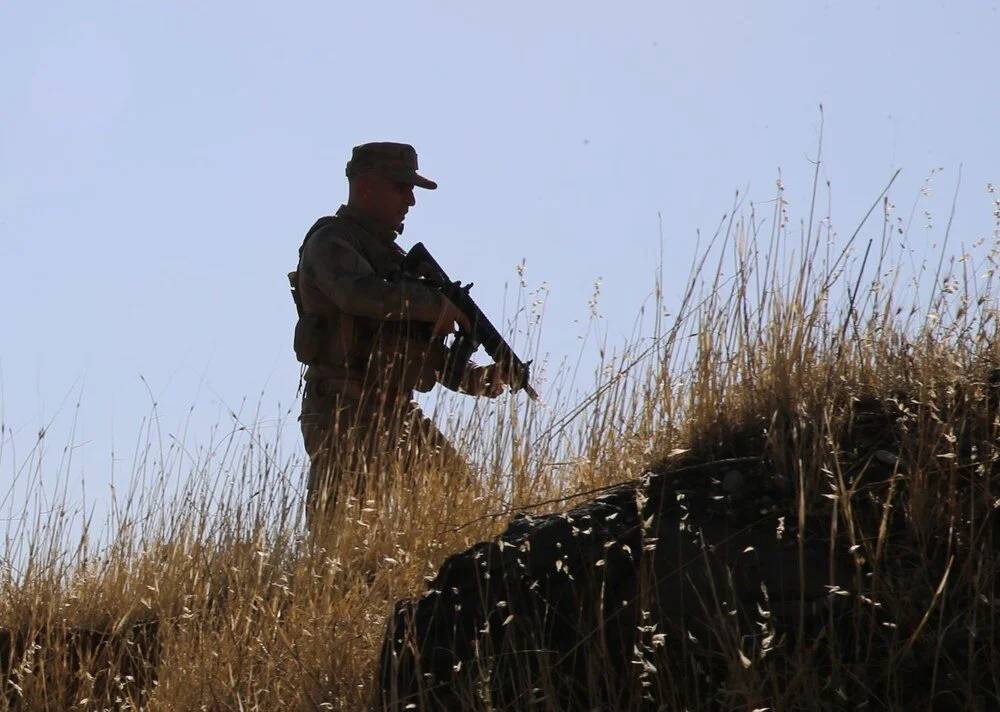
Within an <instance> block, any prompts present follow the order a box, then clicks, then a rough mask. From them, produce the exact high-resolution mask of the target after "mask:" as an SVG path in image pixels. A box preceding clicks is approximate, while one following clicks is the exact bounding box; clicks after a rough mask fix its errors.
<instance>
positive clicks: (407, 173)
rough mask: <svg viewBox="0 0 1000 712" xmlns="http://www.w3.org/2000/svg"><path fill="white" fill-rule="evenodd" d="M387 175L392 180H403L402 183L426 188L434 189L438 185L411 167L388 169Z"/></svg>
mask: <svg viewBox="0 0 1000 712" xmlns="http://www.w3.org/2000/svg"><path fill="white" fill-rule="evenodd" d="M387 173H388V174H389V176H390V177H391V178H392V179H393V180H398V181H403V182H404V183H411V184H413V185H415V186H417V187H418V188H426V189H427V190H434V189H436V188H437V187H438V184H437V183H435V182H434V181H432V180H430V179H429V178H424V177H423V176H422V175H420V174H419V173H417V172H416V171H415V170H413V169H412V168H400V169H390V170H389V171H387Z"/></svg>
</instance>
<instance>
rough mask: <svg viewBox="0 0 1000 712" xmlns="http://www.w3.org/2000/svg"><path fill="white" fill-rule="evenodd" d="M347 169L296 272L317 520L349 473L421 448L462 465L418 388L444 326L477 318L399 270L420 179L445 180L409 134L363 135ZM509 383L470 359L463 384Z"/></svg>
mask: <svg viewBox="0 0 1000 712" xmlns="http://www.w3.org/2000/svg"><path fill="white" fill-rule="evenodd" d="M347 178H348V183H349V194H348V200H347V204H346V205H342V206H341V207H340V209H339V210H337V213H336V215H334V216H332V217H323V218H320V219H319V220H318V221H317V222H316V224H315V225H313V226H312V228H310V230H309V232H308V233H307V235H306V238H305V241H304V242H303V243H302V247H301V248H300V249H299V264H298V269H297V271H296V272H293V273H291V274H290V275H289V279H290V280H291V282H292V289H293V294H295V295H296V306H297V307H298V308H299V321H298V323H297V324H296V329H295V352H296V357H297V358H298V359H299V361H301V362H302V363H304V364H306V366H307V368H306V371H305V389H304V395H303V398H302V415H301V418H300V421H301V426H302V437H303V440H304V441H305V447H306V451H307V452H308V454H309V457H310V469H309V480H308V484H307V499H306V506H307V509H306V512H307V521H309V523H310V527H312V528H314V525H315V519H316V517H317V515H318V514H319V513H320V512H327V511H329V509H331V508H332V505H333V503H334V502H335V498H336V491H337V488H338V487H339V486H341V484H342V483H343V484H345V485H347V486H349V487H350V488H351V489H352V490H353V491H354V492H358V493H360V492H362V491H363V488H364V485H365V480H366V479H368V478H369V477H372V476H375V475H379V474H382V475H385V474H387V472H389V471H391V470H392V469H393V468H394V467H401V468H402V471H406V470H407V469H409V467H410V466H412V464H413V463H414V462H415V461H416V458H418V457H425V458H426V457H428V456H432V457H437V458H439V459H438V462H439V463H440V464H441V466H442V467H445V468H458V469H459V470H461V469H463V468H464V462H463V461H462V459H461V457H460V456H459V455H458V454H457V453H456V452H455V450H454V448H453V447H452V446H451V444H450V443H449V442H448V441H447V440H446V438H445V437H444V435H442V434H441V432H440V431H439V430H438V429H437V428H436V427H435V425H434V424H433V422H431V421H430V420H429V419H428V418H426V417H425V416H424V415H423V413H421V411H420V409H419V408H418V407H417V406H416V404H415V403H413V400H412V399H413V394H414V391H428V390H430V389H431V388H432V387H433V385H434V384H435V383H436V382H438V381H439V378H440V376H441V374H442V371H443V369H444V366H445V361H446V359H447V348H446V346H445V337H446V336H447V335H448V334H450V333H451V332H452V331H453V330H454V327H455V323H456V322H457V323H458V324H460V325H462V326H463V327H465V328H466V329H468V328H469V321H468V318H467V317H466V316H465V314H463V313H462V312H461V311H460V310H459V309H458V308H457V307H456V306H455V305H454V304H453V303H452V302H450V301H449V300H448V299H446V298H445V297H444V296H442V295H441V294H440V293H439V292H437V291H435V290H434V289H432V288H431V287H429V286H428V285H426V284H425V283H423V282H422V281H420V280H418V279H416V278H414V277H411V276H409V275H404V274H401V273H400V271H399V269H400V264H401V262H402V260H403V257H404V255H405V253H404V251H403V250H402V249H401V248H400V247H399V245H397V244H396V238H397V236H398V235H399V234H400V233H402V231H403V220H404V218H405V217H406V214H407V212H408V211H409V209H410V208H411V207H413V206H414V205H415V204H416V201H415V199H414V195H413V190H414V186H417V187H420V188H426V189H428V190H434V189H435V188H437V184H436V183H434V182H433V181H430V180H428V179H427V178H424V177H423V176H421V175H419V174H418V173H417V154H416V151H415V150H414V149H413V147H412V146H409V145H407V144H401V143H366V144H363V145H360V146H356V147H355V148H354V151H353V153H352V155H351V160H350V162H348V164H347ZM504 383H505V380H504V374H503V372H502V369H501V368H500V367H499V366H498V365H497V364H494V365H492V366H476V365H474V364H472V363H469V364H468V365H467V367H466V369H465V372H464V376H463V378H462V381H461V384H460V386H459V390H460V391H462V392H465V393H469V394H472V395H481V396H487V397H490V398H493V397H496V396H497V395H499V394H500V393H501V392H502V391H503V388H504Z"/></svg>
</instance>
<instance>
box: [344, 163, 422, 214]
mask: <svg viewBox="0 0 1000 712" xmlns="http://www.w3.org/2000/svg"><path fill="white" fill-rule="evenodd" d="M362 178H363V180H362V185H360V186H358V187H359V188H361V191H360V195H359V197H361V198H362V200H363V202H364V207H365V211H366V212H367V213H368V214H369V215H370V216H371V217H372V218H373V219H374V220H376V221H378V222H379V223H381V224H382V225H385V226H387V227H396V226H397V225H400V224H402V222H403V220H405V219H406V213H407V212H408V211H409V209H410V208H411V207H413V206H414V205H416V203H417V201H416V198H415V197H414V195H413V185H412V184H410V183H402V182H400V181H395V180H392V179H391V178H388V177H386V176H383V175H379V174H377V173H369V174H366V175H364V176H362Z"/></svg>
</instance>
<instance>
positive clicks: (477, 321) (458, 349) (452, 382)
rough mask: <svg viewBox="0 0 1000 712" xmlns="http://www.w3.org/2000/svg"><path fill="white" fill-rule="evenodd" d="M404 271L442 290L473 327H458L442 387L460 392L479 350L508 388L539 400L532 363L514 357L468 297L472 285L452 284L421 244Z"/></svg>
mask: <svg viewBox="0 0 1000 712" xmlns="http://www.w3.org/2000/svg"><path fill="white" fill-rule="evenodd" d="M401 270H402V271H403V272H404V273H407V274H410V275H414V276H417V277H422V278H423V279H424V280H426V281H427V282H429V283H430V284H431V286H433V287H434V288H436V289H438V290H440V292H441V294H443V295H444V296H445V297H447V298H448V299H449V300H451V302H452V303H453V304H454V305H455V306H456V307H458V309H459V310H460V311H461V312H462V313H464V314H465V316H466V317H468V319H469V323H470V324H472V331H466V330H465V329H464V328H462V327H459V329H458V333H457V334H456V335H455V340H454V342H453V343H452V345H451V348H450V349H449V355H448V363H447V365H446V367H445V373H444V378H443V383H444V384H445V385H447V386H449V387H451V388H457V387H458V384H459V383H460V382H461V380H462V374H463V372H464V370H465V367H466V364H468V362H469V359H470V358H472V354H474V353H475V352H476V351H477V350H478V349H479V347H480V346H482V347H483V348H484V349H485V350H486V353H488V354H489V355H490V358H492V359H493V361H494V362H495V363H497V364H500V366H501V368H504V369H505V372H506V375H507V379H508V380H507V385H509V386H510V389H511V390H512V391H520V390H523V391H525V392H526V393H527V394H528V396H529V397H530V398H531V399H532V400H537V399H538V393H536V392H535V389H534V388H532V387H531V384H529V383H528V378H529V375H530V371H531V361H528V362H524V361H522V360H521V359H520V358H518V356H517V354H516V353H514V349H512V348H511V347H510V344H508V343H507V341H506V340H505V339H504V338H503V336H501V335H500V332H499V331H497V330H496V327H494V326H493V324H491V323H490V320H489V319H487V318H486V315H485V314H483V312H482V310H481V309H480V308H479V306H478V305H477V304H476V302H475V301H474V300H473V299H472V297H471V296H469V291H470V290H471V289H472V283H471V282H470V283H469V284H467V285H465V286H464V287H463V286H462V284H461V283H460V282H452V281H451V279H450V278H449V277H448V275H447V273H446V272H445V271H444V270H443V269H442V268H441V265H439V264H438V263H437V260H435V259H434V257H433V256H432V255H431V253H430V252H428V251H427V248H426V247H424V243H422V242H418V243H417V244H415V245H414V246H413V247H411V248H410V251H409V252H407V253H406V257H405V258H403V264H402V265H401Z"/></svg>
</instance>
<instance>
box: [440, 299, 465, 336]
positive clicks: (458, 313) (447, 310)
mask: <svg viewBox="0 0 1000 712" xmlns="http://www.w3.org/2000/svg"><path fill="white" fill-rule="evenodd" d="M456 322H457V323H458V324H459V326H461V327H462V328H463V329H465V330H466V331H472V323H471V322H470V321H469V317H467V316H466V315H465V313H464V312H463V311H462V310H461V309H459V308H458V307H456V306H455V304H454V302H452V301H451V300H449V299H444V304H443V306H442V307H441V313H440V314H439V315H438V318H437V321H436V322H434V329H433V334H434V336H447V335H448V334H450V333H452V332H453V331H455V323H456Z"/></svg>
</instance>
